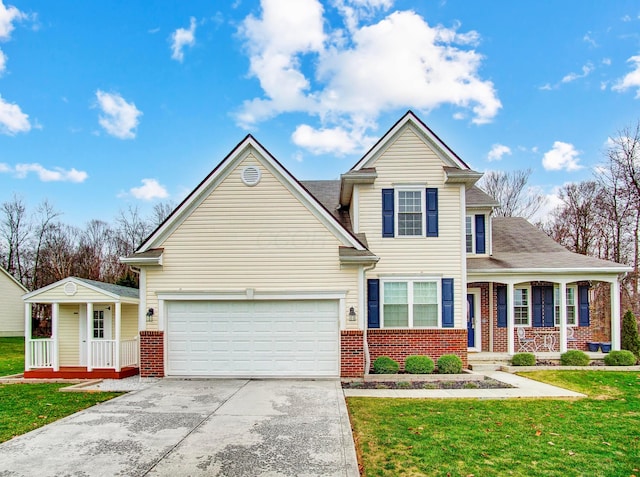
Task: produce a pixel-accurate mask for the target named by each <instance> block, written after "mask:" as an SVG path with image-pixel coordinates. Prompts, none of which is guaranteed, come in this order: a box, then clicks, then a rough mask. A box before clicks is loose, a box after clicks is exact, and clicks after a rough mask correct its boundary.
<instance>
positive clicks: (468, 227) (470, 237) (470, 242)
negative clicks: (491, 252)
mask: <svg viewBox="0 0 640 477" xmlns="http://www.w3.org/2000/svg"><path fill="white" fill-rule="evenodd" d="M472 224H473V222H472V221H471V217H467V218H466V222H465V225H466V231H465V233H466V242H467V253H473V225H472Z"/></svg>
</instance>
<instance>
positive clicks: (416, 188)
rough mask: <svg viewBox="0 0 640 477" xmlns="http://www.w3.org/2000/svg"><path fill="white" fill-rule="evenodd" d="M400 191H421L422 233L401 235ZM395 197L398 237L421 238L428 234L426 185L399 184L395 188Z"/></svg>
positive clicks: (394, 211) (394, 217)
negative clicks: (399, 223) (399, 224)
mask: <svg viewBox="0 0 640 477" xmlns="http://www.w3.org/2000/svg"><path fill="white" fill-rule="evenodd" d="M400 192H420V211H421V214H422V234H420V235H400V227H398V219H399V218H400ZM393 193H394V197H393V209H394V210H393V221H394V224H393V225H394V227H395V231H396V233H395V237H396V238H403V239H404V238H409V239H411V238H421V237H426V236H427V210H426V209H427V205H426V197H425V194H426V187H422V186H398V187H395V188H394V192H393Z"/></svg>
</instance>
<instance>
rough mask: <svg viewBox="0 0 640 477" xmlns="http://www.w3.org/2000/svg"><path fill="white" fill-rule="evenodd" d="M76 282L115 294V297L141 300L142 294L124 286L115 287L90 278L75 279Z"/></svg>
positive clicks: (135, 289)
mask: <svg viewBox="0 0 640 477" xmlns="http://www.w3.org/2000/svg"><path fill="white" fill-rule="evenodd" d="M75 278H76V280H79V281H81V282H84V283H86V284H87V285H91V286H93V287H95V288H99V289H101V290H104V291H106V292H108V293H113V294H114V295H118V296H121V297H125V298H139V297H140V292H139V290H138V289H137V288H131V287H124V286H122V285H114V284H112V283H105V282H98V281H96V280H89V279H88V278H78V277H75Z"/></svg>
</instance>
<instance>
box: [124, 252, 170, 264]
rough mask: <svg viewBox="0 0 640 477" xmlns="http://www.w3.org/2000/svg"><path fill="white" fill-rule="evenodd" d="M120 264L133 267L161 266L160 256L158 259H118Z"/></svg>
mask: <svg viewBox="0 0 640 477" xmlns="http://www.w3.org/2000/svg"><path fill="white" fill-rule="evenodd" d="M120 263H124V264H125V265H133V266H149V265H159V266H162V255H160V256H159V257H120Z"/></svg>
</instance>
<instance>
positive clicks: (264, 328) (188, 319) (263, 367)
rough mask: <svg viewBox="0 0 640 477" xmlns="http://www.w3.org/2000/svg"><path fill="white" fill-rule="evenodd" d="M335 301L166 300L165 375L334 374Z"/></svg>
mask: <svg viewBox="0 0 640 477" xmlns="http://www.w3.org/2000/svg"><path fill="white" fill-rule="evenodd" d="M338 308H339V307H338V301H336V300H291V301H289V300H287V301H284V300H282V301H281V300H271V301H253V300H247V301H206V302H205V301H175V302H169V303H168V304H167V314H168V338H167V374H168V375H174V376H236V377H240V376H243V377H251V376H274V377H275V376H278V377H282V376H289V377H303V376H332V377H336V376H339V365H340V335H339V325H338Z"/></svg>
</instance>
